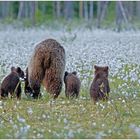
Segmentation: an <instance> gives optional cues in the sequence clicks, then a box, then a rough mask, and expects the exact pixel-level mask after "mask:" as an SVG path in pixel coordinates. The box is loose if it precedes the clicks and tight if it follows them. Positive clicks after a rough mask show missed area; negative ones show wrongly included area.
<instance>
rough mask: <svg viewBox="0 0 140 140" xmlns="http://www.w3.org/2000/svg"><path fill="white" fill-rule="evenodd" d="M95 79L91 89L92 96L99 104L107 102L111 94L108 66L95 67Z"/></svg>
mask: <svg viewBox="0 0 140 140" xmlns="http://www.w3.org/2000/svg"><path fill="white" fill-rule="evenodd" d="M94 68H95V77H94V79H93V82H92V84H91V87H90V96H91V98H92V99H93V100H94V102H97V101H98V100H107V99H108V96H109V92H110V87H109V82H108V66H106V67H99V66H96V65H95V66H94Z"/></svg>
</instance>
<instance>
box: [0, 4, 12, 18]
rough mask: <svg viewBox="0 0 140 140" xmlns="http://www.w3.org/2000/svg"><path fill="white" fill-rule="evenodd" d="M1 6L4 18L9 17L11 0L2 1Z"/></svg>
mask: <svg viewBox="0 0 140 140" xmlns="http://www.w3.org/2000/svg"><path fill="white" fill-rule="evenodd" d="M1 8H2V9H1V10H2V11H1V13H2V18H5V17H8V16H9V12H10V1H2V3H1Z"/></svg>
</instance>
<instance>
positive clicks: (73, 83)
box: [64, 71, 81, 98]
mask: <svg viewBox="0 0 140 140" xmlns="http://www.w3.org/2000/svg"><path fill="white" fill-rule="evenodd" d="M76 74H77V73H76V72H72V73H68V72H67V71H66V72H65V75H64V83H65V94H66V97H68V98H69V97H74V96H75V97H78V95H79V92H80V86H81V82H80V79H79V78H78V77H77V75H76Z"/></svg>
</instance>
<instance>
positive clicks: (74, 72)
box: [64, 71, 77, 83]
mask: <svg viewBox="0 0 140 140" xmlns="http://www.w3.org/2000/svg"><path fill="white" fill-rule="evenodd" d="M72 74H73V75H77V72H76V71H73V72H72V73H69V72H67V71H65V74H64V83H66V77H67V76H69V75H72Z"/></svg>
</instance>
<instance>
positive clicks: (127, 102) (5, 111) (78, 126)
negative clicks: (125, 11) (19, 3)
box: [0, 27, 140, 139]
mask: <svg viewBox="0 0 140 140" xmlns="http://www.w3.org/2000/svg"><path fill="white" fill-rule="evenodd" d="M0 38H1V39H0V81H1V80H2V79H3V77H4V76H5V75H6V74H8V73H9V71H10V67H11V66H20V67H21V68H22V69H24V70H25V69H26V66H27V63H28V60H29V58H30V56H31V54H32V51H33V50H34V47H35V44H37V43H38V42H40V41H42V40H44V39H46V38H54V39H56V40H57V41H58V42H60V43H61V44H62V46H63V47H64V48H65V50H66V70H67V71H77V72H78V75H79V77H80V79H81V81H82V86H81V87H82V88H81V92H80V97H79V98H78V99H74V100H68V99H66V97H65V94H64V89H63V91H62V93H61V95H60V96H59V98H58V99H57V100H56V101H53V100H52V99H51V97H50V96H49V95H48V94H47V93H46V92H45V90H44V89H43V87H42V89H41V90H42V93H43V98H42V99H39V100H32V99H27V97H26V96H25V94H24V93H22V99H21V100H20V101H17V100H16V99H12V100H11V99H8V100H1V101H0V138H81V139H82V138H140V117H139V114H140V109H139V107H140V104H139V101H140V55H139V53H140V39H139V38H140V32H139V31H137V32H134V31H124V32H121V33H116V32H114V31H110V30H97V29H87V28H85V27H81V28H80V27H79V28H77V29H72V30H67V28H65V27H64V28H63V29H59V30H56V29H55V30H53V29H50V28H44V27H42V28H28V29H14V28H12V27H9V28H6V29H2V28H0ZM95 64H96V65H100V66H105V65H108V66H109V82H110V88H111V92H110V99H109V101H108V102H99V103H97V104H96V105H94V104H93V103H92V101H91V100H90V95H89V86H90V83H91V81H92V79H93V76H94V75H93V65H95ZM22 87H24V83H22Z"/></svg>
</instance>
